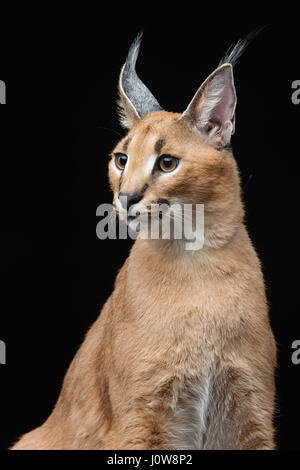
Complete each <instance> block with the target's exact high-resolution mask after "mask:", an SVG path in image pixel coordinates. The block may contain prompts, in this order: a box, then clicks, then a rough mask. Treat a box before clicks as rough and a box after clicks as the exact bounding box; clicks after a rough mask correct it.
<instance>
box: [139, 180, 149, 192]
mask: <svg viewBox="0 0 300 470" xmlns="http://www.w3.org/2000/svg"><path fill="white" fill-rule="evenodd" d="M148 187H149V185H148V184H147V183H146V184H144V186H143V187H142V190H141V193H142V194H144V192H145V191H146V189H147V188H148Z"/></svg>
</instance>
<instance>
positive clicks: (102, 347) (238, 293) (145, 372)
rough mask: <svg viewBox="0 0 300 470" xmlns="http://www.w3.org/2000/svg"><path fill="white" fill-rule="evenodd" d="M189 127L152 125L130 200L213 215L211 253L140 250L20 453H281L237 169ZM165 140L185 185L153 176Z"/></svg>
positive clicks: (208, 225)
mask: <svg viewBox="0 0 300 470" xmlns="http://www.w3.org/2000/svg"><path fill="white" fill-rule="evenodd" d="M178 117H179V115H178V114H173V113H168V112H165V111H157V112H153V113H150V114H148V115H146V116H145V117H143V118H142V119H141V120H140V121H138V122H137V123H136V124H135V125H134V126H133V127H132V129H131V130H130V131H129V133H128V135H127V136H126V137H125V138H124V139H123V140H122V141H121V142H120V143H119V144H118V145H117V147H116V149H115V151H116V152H124V151H125V152H126V153H127V154H128V155H129V156H130V160H129V166H128V168H127V169H126V171H125V172H124V175H123V178H122V182H121V185H122V191H133V190H137V189H140V188H142V187H143V186H144V185H145V184H149V187H148V189H147V190H146V191H145V194H144V200H143V202H144V203H145V204H146V205H149V204H150V203H151V202H154V201H156V200H157V199H158V198H166V199H169V200H170V201H173V200H174V201H175V200H178V199H180V201H181V202H190V203H203V204H204V205H205V237H206V238H205V245H204V247H203V249H201V250H199V251H185V250H184V249H183V243H182V242H181V241H178V240H177V241H174V240H143V239H138V240H137V241H136V242H135V243H134V245H133V248H132V250H131V253H130V256H129V257H128V259H127V261H126V263H125V264H124V266H123V267H122V269H121V270H120V272H119V274H118V276H117V279H116V283H115V288H114V291H113V293H112V294H111V296H110V298H109V299H108V300H107V302H106V304H105V305H104V307H103V309H102V311H101V315H100V316H99V318H98V319H97V320H96V322H95V323H94V325H93V326H92V327H91V329H90V331H89V332H88V334H87V336H86V338H85V341H84V342H83V344H82V346H81V348H80V349H79V351H78V353H77V354H76V356H75V358H74V360H73V362H72V364H71V366H70V368H69V370H68V372H67V374H66V377H65V379H64V383H63V387H62V391H61V394H60V397H59V399H58V402H57V404H56V406H55V408H54V410H53V412H52V414H51V416H50V417H49V418H48V420H47V421H46V422H45V423H44V424H43V425H42V426H41V427H39V428H38V429H35V430H34V431H32V432H30V433H28V434H26V435H24V436H23V437H22V438H21V439H20V440H19V442H18V443H17V444H16V445H15V446H14V447H13V448H14V449H192V448H196V449H272V448H274V431H273V425H272V415H273V408H274V368H275V363H276V358H275V356H276V353H275V343H274V339H273V335H272V332H271V328H270V324H269V317H268V308H267V302H266V298H265V288H264V281H263V277H262V273H261V267H260V263H259V260H258V258H257V255H256V253H255V251H254V249H253V247H252V244H251V242H250V240H249V237H248V234H247V232H246V229H245V226H244V223H243V206H242V202H241V195H240V181H239V174H238V170H237V166H236V163H235V160H234V158H233V156H232V154H231V151H230V150H224V149H223V150H218V149H217V148H215V147H213V146H212V145H209V143H207V142H204V141H202V140H201V139H199V137H198V136H197V135H196V134H195V133H194V131H193V130H192V129H191V128H190V127H189V126H188V125H187V123H186V122H184V120H178ZM128 137H129V139H128ZM158 140H161V142H163V143H164V145H163V150H162V153H168V154H171V155H174V156H178V157H179V158H181V159H182V163H183V164H182V165H181V167H180V168H178V171H177V172H176V173H174V175H173V176H172V177H171V176H170V177H167V178H163V177H162V178H160V177H158V178H156V179H155V178H153V179H152V175H151V174H148V175H145V165H146V164H147V160H148V158H149V156H151V155H153V154H155V153H156V152H155V145H157V141H158ZM158 145H159V144H158ZM124 146H125V147H126V148H125V147H124ZM113 165H114V162H113V160H111V162H110V164H109V174H110V182H111V187H112V189H113V191H114V195H115V202H116V198H117V195H118V191H119V184H120V181H119V176H118V173H117V172H116V171H115V169H114V167H113Z"/></svg>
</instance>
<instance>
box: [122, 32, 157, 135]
mask: <svg viewBox="0 0 300 470" xmlns="http://www.w3.org/2000/svg"><path fill="white" fill-rule="evenodd" d="M141 37H142V35H141V34H139V35H138V36H137V38H136V39H135V40H134V42H133V44H132V46H131V47H130V49H129V52H128V56H127V59H126V63H125V64H124V65H123V67H122V70H121V74H120V79H119V101H118V106H119V114H120V121H121V125H122V126H123V127H125V128H130V127H132V126H133V125H134V124H135V123H136V122H137V121H138V120H139V119H141V118H142V117H143V116H144V115H145V114H148V113H150V112H152V111H160V110H161V109H162V108H161V106H160V105H159V103H158V102H157V101H156V99H155V98H154V96H153V95H152V93H151V91H150V90H148V88H147V87H146V86H145V85H144V83H143V82H142V81H141V80H140V79H139V77H138V75H137V73H136V71H135V64H136V60H137V57H138V54H139V48H140V42H141Z"/></svg>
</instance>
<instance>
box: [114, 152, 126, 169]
mask: <svg viewBox="0 0 300 470" xmlns="http://www.w3.org/2000/svg"><path fill="white" fill-rule="evenodd" d="M127 160H128V157H127V155H125V153H115V164H116V167H117V168H119V170H124V168H125V166H126V163H127Z"/></svg>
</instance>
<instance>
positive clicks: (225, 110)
mask: <svg viewBox="0 0 300 470" xmlns="http://www.w3.org/2000/svg"><path fill="white" fill-rule="evenodd" d="M235 107H236V92H235V87H234V81H233V72H232V65H231V64H230V63H225V64H223V65H221V66H220V67H218V68H217V69H216V70H215V71H214V72H213V73H212V74H211V75H209V77H208V78H207V79H206V80H205V82H204V83H202V85H201V87H200V88H199V89H198V91H197V93H196V94H195V96H194V98H193V99H192V101H191V102H190V104H189V106H188V107H187V109H186V110H185V111H184V113H183V114H182V115H181V116H180V118H179V119H182V120H185V121H186V122H188V123H189V124H190V125H191V126H192V127H193V129H194V130H195V131H196V132H197V133H199V135H200V136H201V137H202V138H204V139H207V140H209V141H210V142H212V143H213V144H216V145H221V146H225V145H228V144H229V143H230V139H231V135H232V134H233V133H234V127H235V118H234V112H235Z"/></svg>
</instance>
